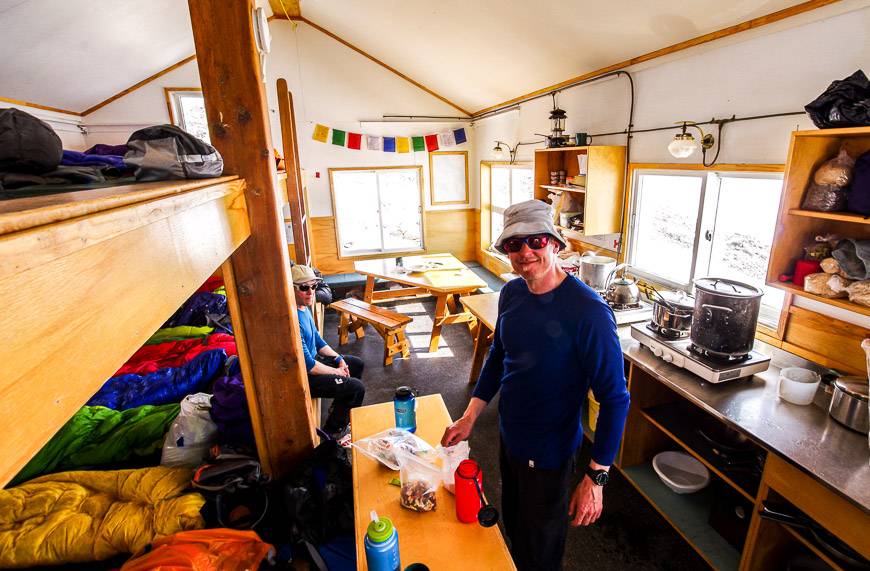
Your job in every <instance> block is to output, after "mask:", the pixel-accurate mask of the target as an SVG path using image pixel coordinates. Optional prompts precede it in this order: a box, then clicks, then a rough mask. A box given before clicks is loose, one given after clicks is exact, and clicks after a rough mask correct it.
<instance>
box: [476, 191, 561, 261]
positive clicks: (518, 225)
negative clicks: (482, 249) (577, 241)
mask: <svg viewBox="0 0 870 571" xmlns="http://www.w3.org/2000/svg"><path fill="white" fill-rule="evenodd" d="M532 234H549V235H550V236H552V237H553V238H555V239H556V241H557V242H559V244H561V245H562V248H567V244H565V241H564V240H563V239H562V237H561V236H560V235H559V232H557V231H556V227H555V226H554V225H553V213H552V212H551V211H550V205H549V204H547V203H546V202H542V201H540V200H526V201H525V202H520V203H517V204H513V205H511V206H508V207H507V208H506V209H505V211H504V229H503V230H502V231H501V235H500V236H499V237H498V239H497V240H496V241H495V244H493V245H494V246H495V249H496V250H498V251H499V252H501V253H503V254H504V253H505V251H504V250H503V249H502V244H504V241H505V240H507V239H508V238H513V237H514V236H530V235H532Z"/></svg>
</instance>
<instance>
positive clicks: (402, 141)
mask: <svg viewBox="0 0 870 571" xmlns="http://www.w3.org/2000/svg"><path fill="white" fill-rule="evenodd" d="M410 150H411V139H409V138H408V137H396V152H397V153H407V152H410Z"/></svg>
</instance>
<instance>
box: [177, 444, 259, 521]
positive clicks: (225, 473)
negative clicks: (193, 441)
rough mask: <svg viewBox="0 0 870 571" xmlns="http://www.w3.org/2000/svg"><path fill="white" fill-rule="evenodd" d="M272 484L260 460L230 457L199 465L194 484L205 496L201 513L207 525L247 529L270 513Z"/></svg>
mask: <svg viewBox="0 0 870 571" xmlns="http://www.w3.org/2000/svg"><path fill="white" fill-rule="evenodd" d="M269 482H270V479H269V477H268V476H267V475H266V474H263V472H262V470H261V468H260V463H259V462H258V461H256V460H254V459H253V458H249V457H243V456H240V455H236V456H235V457H233V456H232V455H231V456H230V457H229V458H228V459H226V460H216V461H214V462H212V463H209V464H203V465H202V466H200V467H199V468H198V469H197V470H196V472H195V473H194V475H193V480H192V482H191V485H192V487H193V488H194V489H195V490H197V491H198V492H200V493H201V494H202V495H203V496H204V497H205V500H206V503H205V505H204V506H203V508H202V510H201V512H202V516H203V518H204V519H205V521H206V522H207V524H209V525H210V526H215V527H228V528H230V529H240V530H247V529H254V528H255V527H257V525H258V524H259V523H260V522H262V521H263V518H264V517H265V516H266V513H267V512H268V511H269V493H268V490H267V485H268V484H269Z"/></svg>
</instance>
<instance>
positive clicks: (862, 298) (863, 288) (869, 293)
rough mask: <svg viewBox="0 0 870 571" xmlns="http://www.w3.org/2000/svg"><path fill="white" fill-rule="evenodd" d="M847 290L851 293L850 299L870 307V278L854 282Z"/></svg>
mask: <svg viewBox="0 0 870 571" xmlns="http://www.w3.org/2000/svg"><path fill="white" fill-rule="evenodd" d="M846 291H847V292H848V293H849V301H851V302H853V303H857V304H858V305H863V306H865V307H870V280H861V281H860V282H854V283H853V284H852V285H850V286H849V287H847V288H846ZM862 346H863V345H862Z"/></svg>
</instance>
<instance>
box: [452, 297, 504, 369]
mask: <svg viewBox="0 0 870 571" xmlns="http://www.w3.org/2000/svg"><path fill="white" fill-rule="evenodd" d="M498 297H499V292H497V291H496V292H492V293H482V294H480V295H469V296H467V297H463V298H462V299H461V300H460V301H462V305H463V306H465V309H466V310H467V311H468V312H469V313H470V314H471V315H473V316H474V317H475V318H476V320H477V323H476V324H475V326H474V330H473V331H472V333H473V335H474V353H473V355H472V357H471V373H470V374H469V375H468V382H469V383H475V382H477V377H478V376H479V375H480V369H481V368H482V367H483V362H484V360H485V359H486V354H487V353H488V352H489V346H490V345H492V336H493V333H494V332H495V321H496V319H498Z"/></svg>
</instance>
